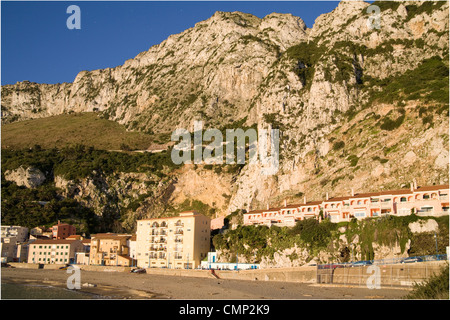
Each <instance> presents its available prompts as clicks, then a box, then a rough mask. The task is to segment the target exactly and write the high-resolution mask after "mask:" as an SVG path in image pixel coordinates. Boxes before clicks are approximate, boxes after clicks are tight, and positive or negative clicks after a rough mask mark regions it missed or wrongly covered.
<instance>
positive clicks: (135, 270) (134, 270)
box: [130, 268, 146, 273]
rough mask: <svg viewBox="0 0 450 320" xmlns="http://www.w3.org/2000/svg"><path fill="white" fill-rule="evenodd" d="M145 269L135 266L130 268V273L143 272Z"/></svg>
mask: <svg viewBox="0 0 450 320" xmlns="http://www.w3.org/2000/svg"><path fill="white" fill-rule="evenodd" d="M145 272H146V271H145V269H143V268H135V269H131V271H130V273H145Z"/></svg>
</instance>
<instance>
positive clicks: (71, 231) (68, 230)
mask: <svg viewBox="0 0 450 320" xmlns="http://www.w3.org/2000/svg"><path fill="white" fill-rule="evenodd" d="M75 233H76V229H75V227H74V226H72V225H70V224H67V223H61V222H60V221H58V224H57V225H54V226H53V227H52V238H53V239H54V240H60V239H66V238H67V237H69V236H72V235H75Z"/></svg>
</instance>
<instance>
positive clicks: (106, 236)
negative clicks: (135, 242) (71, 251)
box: [91, 233, 132, 240]
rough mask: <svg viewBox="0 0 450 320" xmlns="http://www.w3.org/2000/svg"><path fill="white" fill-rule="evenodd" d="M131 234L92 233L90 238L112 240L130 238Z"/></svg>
mask: <svg viewBox="0 0 450 320" xmlns="http://www.w3.org/2000/svg"><path fill="white" fill-rule="evenodd" d="M131 237H132V235H131V234H116V233H98V234H93V235H92V236H91V239H92V240H93V239H113V240H122V239H129V238H131Z"/></svg>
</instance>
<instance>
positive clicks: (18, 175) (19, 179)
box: [5, 166, 45, 188]
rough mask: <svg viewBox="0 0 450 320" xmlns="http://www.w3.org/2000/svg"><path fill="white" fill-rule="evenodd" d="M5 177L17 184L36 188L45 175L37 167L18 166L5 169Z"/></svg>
mask: <svg viewBox="0 0 450 320" xmlns="http://www.w3.org/2000/svg"><path fill="white" fill-rule="evenodd" d="M5 179H6V180H8V181H13V182H15V183H16V184H17V185H18V186H24V187H27V188H36V187H38V186H40V185H41V184H42V183H43V182H44V181H45V175H44V174H43V173H42V171H41V170H39V169H36V168H33V167H27V168H25V167H23V166H20V167H19V168H17V169H15V170H7V171H6V172H5Z"/></svg>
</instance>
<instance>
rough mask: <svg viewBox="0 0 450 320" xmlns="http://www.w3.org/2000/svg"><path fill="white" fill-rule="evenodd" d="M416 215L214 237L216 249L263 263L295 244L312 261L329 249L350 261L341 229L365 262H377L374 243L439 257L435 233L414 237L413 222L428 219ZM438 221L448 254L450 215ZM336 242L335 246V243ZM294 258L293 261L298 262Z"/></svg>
mask: <svg viewBox="0 0 450 320" xmlns="http://www.w3.org/2000/svg"><path fill="white" fill-rule="evenodd" d="M426 219H428V218H421V217H418V216H415V215H411V216H405V217H394V216H386V217H381V218H370V219H365V220H361V221H358V220H356V219H353V220H352V221H350V222H340V223H338V224H335V223H331V222H330V221H329V220H328V219H325V220H324V221H323V222H322V223H319V222H318V221H317V220H315V219H307V220H303V221H298V222H297V224H296V225H295V226H294V227H292V228H289V227H277V226H272V227H270V228H269V227H267V226H242V225H241V226H238V227H237V228H236V229H234V230H229V231H228V232H227V233H225V234H218V235H216V236H214V238H213V244H214V246H215V248H216V249H218V250H224V251H227V252H229V253H231V257H233V256H236V254H239V255H242V256H244V257H246V258H247V259H249V260H253V261H254V262H261V260H262V257H269V258H273V256H274V253H275V252H277V251H283V250H285V249H288V248H292V247H294V246H295V245H297V246H298V247H302V248H306V249H308V252H309V256H310V259H312V258H313V257H314V256H316V255H317V254H318V252H319V251H321V250H325V251H328V252H331V253H333V254H334V255H335V257H336V259H337V260H340V262H348V261H350V255H349V251H350V248H348V247H346V248H344V249H343V250H341V251H342V252H341V251H338V249H337V248H336V247H335V246H336V243H337V241H338V239H339V236H340V235H341V233H340V232H339V231H338V229H340V228H341V227H344V228H345V232H344V233H343V234H345V236H346V237H347V239H348V241H350V242H351V241H354V240H355V239H356V237H357V238H358V240H357V242H358V243H357V245H358V246H359V247H360V248H361V249H360V252H358V253H357V252H355V253H354V254H355V257H357V256H359V257H360V258H361V259H362V260H373V259H374V248H373V244H374V243H376V244H378V245H385V246H389V247H393V246H400V249H401V250H402V251H403V252H406V244H407V243H408V241H411V242H410V248H409V251H408V254H410V255H428V254H436V249H435V242H434V233H432V234H431V233H429V234H412V233H411V231H410V230H409V228H408V225H409V223H411V222H415V221H418V220H426ZM432 219H435V220H436V221H437V222H438V225H439V232H438V251H439V253H441V254H442V253H444V252H445V247H446V244H448V235H449V232H448V216H444V217H440V218H432ZM333 242H334V243H335V245H334V247H333V245H332V243H333ZM295 258H296V257H295V256H292V257H291V259H295Z"/></svg>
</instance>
